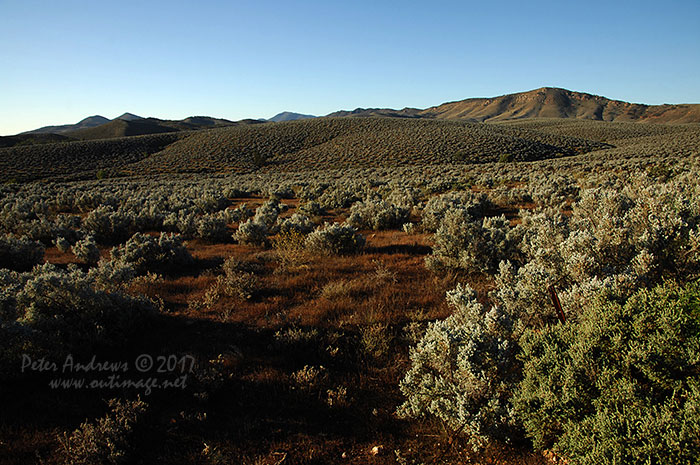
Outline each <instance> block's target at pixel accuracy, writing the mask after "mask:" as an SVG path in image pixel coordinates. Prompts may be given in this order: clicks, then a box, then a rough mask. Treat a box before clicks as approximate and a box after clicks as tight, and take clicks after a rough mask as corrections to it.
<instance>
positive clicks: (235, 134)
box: [0, 117, 700, 181]
mask: <svg viewBox="0 0 700 465" xmlns="http://www.w3.org/2000/svg"><path fill="white" fill-rule="evenodd" d="M148 122H149V120H138V121H131V122H125V121H115V122H113V123H114V124H113V126H111V127H117V124H119V125H120V126H119V127H121V128H133V127H136V126H135V125H137V124H139V123H143V124H148ZM105 137H106V136H105ZM698 153H700V125H699V124H686V125H668V124H638V123H608V122H603V121H591V120H562V119H527V120H510V121H502V122H495V123H473V122H466V121H448V120H430V119H414V118H386V117H384V118H378V117H375V118H314V119H306V120H299V121H287V122H280V123H264V124H243V125H239V126H231V127H223V128H215V129H210V130H199V131H178V132H164V133H162V134H153V135H142V136H132V137H119V138H113V139H108V138H102V139H99V140H92V141H90V140H85V141H76V142H67V143H53V144H44V145H33V146H15V147H9V148H0V172H1V173H2V175H1V176H2V177H1V180H2V181H7V180H17V181H27V180H33V179H42V178H47V177H60V178H70V179H74V178H80V179H84V178H91V177H93V178H94V176H95V174H96V172H97V170H103V171H105V173H106V174H107V175H143V174H146V175H147V174H158V173H199V172H206V173H215V172H234V173H241V172H252V171H263V172H272V171H305V170H316V169H348V168H367V167H397V166H410V165H419V166H427V165H449V164H468V163H492V162H529V161H536V160H543V159H552V158H561V157H575V156H579V155H585V156H586V157H597V158H600V159H624V158H630V157H650V156H661V155H682V156H690V155H696V154H698Z"/></svg>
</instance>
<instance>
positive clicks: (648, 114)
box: [0, 87, 700, 147]
mask: <svg viewBox="0 0 700 465" xmlns="http://www.w3.org/2000/svg"><path fill="white" fill-rule="evenodd" d="M369 116H371V117H394V118H416V119H446V120H461V121H473V122H495V121H505V120H518V119H528V118H567V119H587V120H598V121H618V122H620V121H621V122H654V123H700V104H678V105H644V104H638V103H628V102H623V101H620V100H611V99H608V98H605V97H601V96H598V95H592V94H587V93H583V92H574V91H570V90H566V89H560V88H556V87H542V88H540V89H535V90H531V91H528V92H520V93H516V94H507V95H501V96H499V97H491V98H470V99H466V100H460V101H456V102H448V103H443V104H442V105H438V106H434V107H430V108H426V109H419V108H404V109H402V110H394V109H391V108H357V109H355V110H341V111H337V112H334V113H330V114H329V115H326V118H329V117H350V118H357V117H369ZM310 118H316V116H313V115H304V114H301V113H293V112H288V111H285V112H282V113H279V114H277V115H275V116H273V117H272V118H270V119H268V120H254V119H245V120H241V121H229V120H226V119H220V118H212V117H208V116H192V117H189V118H185V119H183V120H162V119H158V118H142V117H140V116H137V115H134V114H132V113H124V114H123V115H121V116H119V117H117V118H114V119H113V120H109V119H107V118H105V117H103V116H99V115H95V116H90V117H88V118H85V119H83V120H82V121H80V122H78V123H76V124H66V125H61V126H45V127H43V128H39V129H35V130H33V131H28V132H25V133H22V134H18V135H16V136H9V137H0V147H3V146H4V147H7V146H12V145H27V144H34V143H40V144H41V143H49V142H61V141H70V140H91V139H109V138H114V137H124V136H136V135H144V134H160V133H166V132H178V131H191V130H199V129H212V128H219V127H225V126H239V125H250V124H261V123H265V122H281V121H293V120H300V119H310Z"/></svg>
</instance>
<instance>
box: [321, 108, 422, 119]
mask: <svg viewBox="0 0 700 465" xmlns="http://www.w3.org/2000/svg"><path fill="white" fill-rule="evenodd" d="M421 111H422V110H419V109H418V108H404V109H403V110H392V109H391V108H356V109H354V110H340V111H335V112H333V113H330V114H328V115H326V116H327V117H328V118H338V117H346V116H350V117H356V118H365V117H369V116H383V117H389V118H421V117H423V116H421Z"/></svg>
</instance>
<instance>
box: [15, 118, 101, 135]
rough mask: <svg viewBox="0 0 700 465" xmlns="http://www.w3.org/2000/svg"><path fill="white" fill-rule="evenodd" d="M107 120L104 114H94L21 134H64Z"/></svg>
mask: <svg viewBox="0 0 700 465" xmlns="http://www.w3.org/2000/svg"><path fill="white" fill-rule="evenodd" d="M108 122H109V120H108V119H107V118H105V117H104V116H100V115H95V116H88V117H87V118H85V119H83V120H81V121H79V122H77V123H75V124H63V125H60V126H44V127H43V128H39V129H34V130H32V131H26V132H23V133H22V134H64V133H66V132H70V131H77V130H80V129H87V128H94V127H96V126H99V125H101V124H105V123H108Z"/></svg>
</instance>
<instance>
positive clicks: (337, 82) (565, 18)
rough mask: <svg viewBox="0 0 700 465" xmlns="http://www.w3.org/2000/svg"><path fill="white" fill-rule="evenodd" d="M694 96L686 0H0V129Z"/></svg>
mask: <svg viewBox="0 0 700 465" xmlns="http://www.w3.org/2000/svg"><path fill="white" fill-rule="evenodd" d="M543 86H550V87H563V88H566V89H570V90H575V91H580V92H588V93H592V94H596V95H603V96H606V97H608V98H612V99H617V100H625V101H630V102H634V103H646V104H661V103H700V1H699V0H683V1H680V0H679V1H674V0H666V1H664V2H659V1H646V0H637V1H627V0H607V1H597V0H595V1H585V2H574V1H561V0H560V1H541V0H531V1H527V2H523V1H510V0H501V1H498V2H496V1H479V2H472V1H464V0H463V1H444V2H439V1H436V2H427V1H415V2H414V1H410V0H403V1H381V0H374V1H364V0H358V1H354V2H344V1H343V2H341V1H333V0H326V1H304V0H296V1H289V0H287V1H277V0H268V1H261V0H258V1H250V2H248V1H214V0H208V1H204V2H193V1H187V2H179V1H176V0H171V1H148V0H141V1H138V2H132V1H130V0H122V1H120V2H101V1H99V0H98V1H94V2H88V1H85V0H83V1H72V0H66V1H61V2H55V1H33V0H20V1H16V0H0V135H10V134H16V133H19V132H22V131H27V130H31V129H35V128H38V127H41V126H46V125H55V124H68V123H75V122H78V121H79V120H81V119H83V118H85V117H87V116H91V115H96V114H99V115H102V116H105V117H107V118H110V119H111V118H115V117H117V116H119V115H121V114H122V113H125V112H130V113H135V114H137V115H140V116H144V117H147V116H153V117H157V118H163V119H182V118H186V117H188V116H194V115H205V116H214V117H219V118H226V119H230V120H239V119H243V118H270V117H272V116H274V115H275V114H277V113H279V112H282V111H294V112H298V113H306V114H313V115H325V114H328V113H331V112H333V111H337V110H341V109H355V108H358V107H382V108H404V107H416V108H427V107H430V106H433V105H439V104H441V103H444V102H448V101H455V100H462V99H465V98H471V97H493V96H497V95H503V94H508V93H513V92H522V91H527V90H532V89H536V88H539V87H543Z"/></svg>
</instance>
